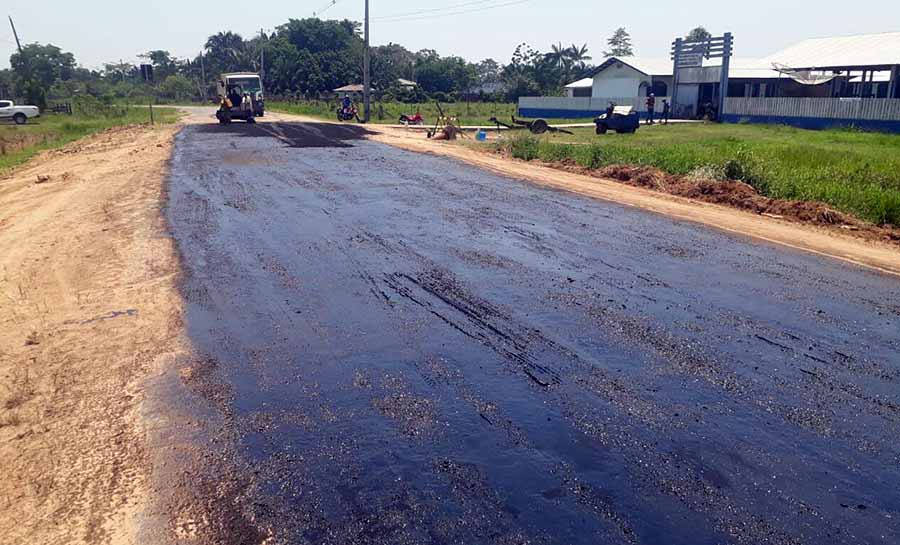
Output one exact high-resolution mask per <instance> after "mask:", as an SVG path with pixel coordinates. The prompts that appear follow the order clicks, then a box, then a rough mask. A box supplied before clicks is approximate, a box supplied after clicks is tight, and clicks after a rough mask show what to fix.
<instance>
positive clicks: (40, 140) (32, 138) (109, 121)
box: [0, 107, 179, 172]
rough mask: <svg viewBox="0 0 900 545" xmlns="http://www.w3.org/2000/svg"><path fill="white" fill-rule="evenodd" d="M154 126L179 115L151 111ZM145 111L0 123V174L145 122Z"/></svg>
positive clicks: (49, 116) (163, 110) (147, 117)
mask: <svg viewBox="0 0 900 545" xmlns="http://www.w3.org/2000/svg"><path fill="white" fill-rule="evenodd" d="M153 115H154V118H155V120H156V122H157V123H173V122H175V121H176V120H177V119H178V116H179V113H178V112H177V111H176V110H174V109H171V108H154V110H153ZM149 120H150V112H149V111H148V110H147V108H134V107H131V108H129V107H120V108H118V109H116V110H109V111H106V112H94V113H77V114H75V115H65V114H52V113H49V114H43V115H41V117H39V118H37V119H34V120H29V121H28V124H26V125H13V124H10V123H5V122H4V123H3V124H0V172H2V171H6V170H9V169H11V168H12V167H15V166H17V165H20V164H22V163H24V162H25V161H27V160H28V159H30V158H31V157H33V156H34V155H35V154H37V153H38V152H40V151H43V150H47V149H53V148H58V147H61V146H64V145H66V144H68V143H69V142H73V141H75V140H78V139H79V138H84V137H85V136H89V135H91V134H94V133H97V132H100V131H102V130H105V129H108V128H111V127H117V126H121V125H130V124H134V123H147V122H149Z"/></svg>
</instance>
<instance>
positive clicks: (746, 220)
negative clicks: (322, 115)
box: [368, 126, 900, 276]
mask: <svg viewBox="0 0 900 545" xmlns="http://www.w3.org/2000/svg"><path fill="white" fill-rule="evenodd" d="M368 128H369V129H370V130H372V131H375V132H377V133H378V134H377V135H375V136H372V137H371V138H372V139H373V140H376V141H378V142H382V143H385V144H389V145H392V146H397V147H400V148H403V149H407V150H411V151H417V152H423V153H433V154H437V155H443V156H447V157H452V158H454V159H458V160H460V161H464V162H466V163H468V164H471V165H474V166H477V167H480V168H484V169H486V170H489V171H491V172H495V173H498V174H503V175H505V176H511V177H514V178H518V179H521V180H525V181H528V182H531V183H535V184H539V185H542V186H547V187H552V188H554V189H560V190H564V191H572V192H575V193H580V194H582V195H587V196H589V197H595V198H599V199H604V200H608V201H613V202H617V203H620V204H625V205H628V206H634V207H637V208H641V209H644V210H649V211H651V212H656V213H659V214H665V215H667V216H670V217H673V218H676V219H679V220H685V221H691V222H694V223H700V224H703V225H706V226H709V227H714V228H716V229H721V230H724V231H728V232H731V233H736V234H740V235H745V236H750V237H754V238H757V239H760V240H764V241H767V242H772V243H775V244H780V245H783V246H787V247H790V248H795V249H798V250H803V251H807V252H812V253H815V254H820V255H824V256H828V257H833V258H836V259H840V260H843V261H847V262H850V263H854V264H856V265H862V266H865V267H869V268H872V269H876V270H878V271H881V272H884V273H889V274H893V275H897V276H900V249H898V248H897V246H896V245H895V244H889V243H885V242H880V241H877V240H866V239H864V238H860V237H858V236H853V235H852V234H847V235H844V234H841V233H837V232H835V230H834V229H827V228H823V227H817V226H814V225H805V224H799V223H793V222H789V221H785V220H780V219H778V218H773V217H768V216H762V215H759V214H754V213H751V212H746V211H742V210H737V209H734V208H730V207H727V206H723V205H718V204H711V203H707V202H701V201H698V200H693V199H688V198H684V197H679V196H676V195H667V194H663V193H659V192H656V191H652V190H649V189H644V188H641V187H635V186H632V185H625V184H623V183H621V182H617V181H614V180H612V179H604V178H598V177H597V176H589V175H585V174H578V173H573V172H565V171H561V170H559V169H556V168H551V167H548V166H541V165H536V164H534V163H528V162H525V161H520V160H517V159H510V158H506V157H502V156H499V155H496V154H493V153H488V152H478V151H474V150H472V149H471V148H469V147H466V146H459V145H454V144H450V143H447V142H441V141H433V140H428V139H426V138H425V136H424V135H423V134H422V133H421V132H420V131H411V130H406V129H395V128H385V127H378V126H370V127H368Z"/></svg>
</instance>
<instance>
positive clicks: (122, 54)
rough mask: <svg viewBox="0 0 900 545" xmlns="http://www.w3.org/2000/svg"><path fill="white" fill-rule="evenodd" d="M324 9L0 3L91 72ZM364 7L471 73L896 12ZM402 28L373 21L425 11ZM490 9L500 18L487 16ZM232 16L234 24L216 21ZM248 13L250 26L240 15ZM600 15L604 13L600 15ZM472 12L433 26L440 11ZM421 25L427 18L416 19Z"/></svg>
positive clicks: (281, 2) (739, 41)
mask: <svg viewBox="0 0 900 545" xmlns="http://www.w3.org/2000/svg"><path fill="white" fill-rule="evenodd" d="M328 1H329V0H315V1H313V0H292V1H288V0H268V1H267V2H266V3H265V5H264V4H263V3H262V2H259V3H257V2H249V3H248V2H236V1H224V2H222V1H220V2H214V1H211V0H179V1H175V0H153V1H152V2H151V3H148V4H149V5H143V6H142V5H141V4H138V3H136V2H129V3H128V4H127V7H126V3H125V2H121V1H114V0H84V1H81V2H72V1H66V2H61V1H52V0H50V1H48V0H44V1H35V0H4V2H3V4H4V8H6V9H5V10H4V13H3V14H2V15H4V16H5V15H7V14H10V15H12V16H13V18H14V19H15V22H16V26H17V28H18V30H19V35H20V37H21V38H22V40H23V41H24V42H34V41H38V42H52V43H54V44H56V45H59V46H60V47H62V48H63V49H64V50H66V51H71V52H72V53H74V54H75V57H76V58H77V60H78V61H79V63H81V64H82V65H85V66H88V67H91V68H99V67H100V66H101V65H102V63H103V62H105V61H113V60H118V59H123V60H125V61H135V60H136V58H137V55H138V54H139V53H141V52H144V51H148V50H150V49H168V50H169V51H170V52H172V53H173V54H175V55H176V56H179V57H186V56H192V55H195V54H196V53H197V52H199V50H200V48H201V47H202V44H203V42H204V41H205V39H206V37H207V36H208V35H210V34H213V33H215V32H217V31H220V30H226V29H230V30H234V31H236V32H238V33H240V34H242V35H244V36H248V35H251V34H253V33H254V32H259V29H260V28H265V29H267V30H270V29H272V28H274V27H275V26H276V25H278V24H281V23H283V22H284V21H286V20H287V19H288V18H303V17H309V16H311V15H312V13H313V12H314V11H316V10H319V9H321V8H322V7H323V6H324V5H326V3H327V2H328ZM516 1H517V0H416V1H413V0H371V5H370V9H371V13H372V17H373V22H372V42H373V43H374V44H384V43H388V42H395V43H399V44H402V45H404V46H406V47H407V48H409V49H412V50H418V49H422V48H430V49H435V50H437V51H438V52H439V53H441V54H442V55H449V54H454V55H460V56H463V57H465V58H467V59H469V60H473V61H477V60H480V59H483V58H485V57H493V58H495V59H496V60H498V61H500V62H507V61H508V60H509V57H510V55H511V54H512V51H513V49H514V48H515V46H516V45H517V44H519V43H521V42H528V43H529V44H531V45H532V46H533V47H535V48H537V49H539V50H542V51H543V50H546V49H548V48H549V46H550V44H551V43H556V42H558V41H562V42H563V43H564V44H570V43H577V44H582V43H587V44H588V47H589V48H590V50H591V53H592V54H593V56H594V58H595V59H598V58H599V57H600V56H601V51H602V50H603V48H604V46H605V40H606V38H607V37H608V36H609V35H610V34H611V33H612V31H613V30H614V29H615V28H617V27H619V26H624V27H626V28H627V29H628V31H629V32H630V33H631V35H632V41H633V43H634V45H635V49H636V54H638V55H641V56H647V57H665V56H666V55H667V52H668V48H669V44H670V43H671V41H672V39H673V38H674V37H675V35H677V34H684V33H685V32H687V31H688V30H690V29H691V28H693V27H694V26H697V25H701V24H702V25H704V26H706V27H707V28H708V29H709V30H710V31H713V32H724V31H727V30H730V31H731V32H733V33H734V34H735V40H736V45H735V47H736V50H735V55H736V56H739V57H756V56H763V55H767V54H769V53H773V52H775V51H777V50H778V49H781V48H782V47H785V46H787V45H790V44H791V43H793V42H796V41H799V40H801V39H804V38H811V37H818V36H831V35H846V34H858V33H866V32H890V31H900V2H898V1H896V0H868V1H866V2H864V3H862V4H858V5H856V7H862V6H863V5H864V6H865V9H854V8H853V6H848V4H847V3H846V2H838V1H836V0H817V1H812V0H799V1H798V0H794V1H790V0H754V1H753V2H740V3H735V2H721V3H714V2H710V1H708V0H679V1H676V2H673V1H670V0H669V1H662V0H644V1H635V2H626V3H621V2H609V3H606V2H602V1H601V0H528V1H525V2H522V3H516V4H512V2H516ZM461 4H466V5H465V6H462V7H458V8H456V9H449V10H445V11H443V12H442V11H432V12H428V13H422V14H420V15H419V16H417V17H422V18H415V17H414V18H409V19H395V20H391V19H381V20H378V19H375V18H377V17H388V16H393V15H397V14H404V13H410V12H421V11H423V10H442V9H444V8H448V7H451V6H460V5H461ZM498 4H510V5H506V6H501V7H497V8H494V9H484V8H490V7H491V6H495V5H498ZM223 5H225V6H230V7H231V10H232V12H233V13H239V14H240V16H236V15H233V14H229V13H224V12H223V10H222V9H221V6H223ZM242 6H249V7H250V9H249V11H250V12H251V13H250V14H246V13H247V11H248V10H247V8H246V7H242ZM606 6H609V7H608V8H607V7H606ZM476 9H477V10H480V11H471V12H469V13H462V14H457V15H450V16H444V17H431V16H432V15H435V14H439V13H446V11H450V12H452V11H467V10H476ZM362 15H363V2H362V0H338V1H337V3H336V5H334V6H333V7H331V8H329V9H328V10H327V11H326V12H325V13H324V16H325V17H328V18H353V19H359V20H361V19H362ZM426 16H428V17H427V18H425V17H426ZM14 48H15V44H14V42H13V37H12V33H11V32H10V30H9V26H8V24H7V21H2V25H0V67H8V66H9V55H10V54H11V53H12V52H13V50H14Z"/></svg>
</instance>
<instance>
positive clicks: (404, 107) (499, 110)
mask: <svg viewBox="0 0 900 545" xmlns="http://www.w3.org/2000/svg"><path fill="white" fill-rule="evenodd" d="M337 107H338V102H337V101H325V100H308V101H301V102H267V103H266V108H267V109H269V110H272V111H273V112H282V113H288V114H297V115H306V116H310V117H318V118H321V119H328V120H336V119H337V116H336V114H335V112H336V111H337ZM357 107H359V108H360V110H362V104H357ZM416 108H419V111H421V112H422V116H424V117H425V124H426V125H428V124H434V122H435V121H436V120H437V118H438V109H437V105H436V104H435V103H434V102H426V103H422V104H405V103H402V102H373V103H372V115H371V120H372V123H376V124H395V123H397V122H398V120H399V118H400V114H407V115H411V114H414V113H416ZM441 108H443V109H444V114H446V115H451V116H455V117H457V118H458V119H459V121H460V123H462V124H463V125H490V123H488V119H490V118H491V117H497V119H500V120H501V121H505V122H507V123H509V121H510V117H511V116H513V115H516V110H517V106H516V104H515V103H504V102H470V103H468V104H467V103H465V102H454V103H452V104H444V103H442V104H441ZM548 121H551V122H556V121H558V122H561V123H575V122H588V121H590V119H583V120H572V119H566V120H548Z"/></svg>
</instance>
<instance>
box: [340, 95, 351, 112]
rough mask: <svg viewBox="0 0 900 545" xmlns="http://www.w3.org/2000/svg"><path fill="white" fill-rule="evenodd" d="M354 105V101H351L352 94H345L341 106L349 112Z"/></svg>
mask: <svg viewBox="0 0 900 545" xmlns="http://www.w3.org/2000/svg"><path fill="white" fill-rule="evenodd" d="M352 106H353V103H352V102H351V101H350V95H344V100H343V101H342V102H341V108H342V109H343V110H344V111H345V112H349V111H350V108H351V107H352Z"/></svg>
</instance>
